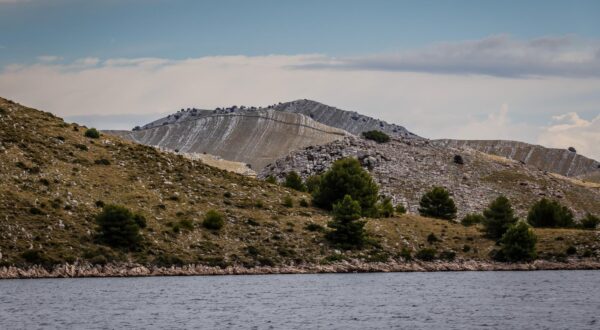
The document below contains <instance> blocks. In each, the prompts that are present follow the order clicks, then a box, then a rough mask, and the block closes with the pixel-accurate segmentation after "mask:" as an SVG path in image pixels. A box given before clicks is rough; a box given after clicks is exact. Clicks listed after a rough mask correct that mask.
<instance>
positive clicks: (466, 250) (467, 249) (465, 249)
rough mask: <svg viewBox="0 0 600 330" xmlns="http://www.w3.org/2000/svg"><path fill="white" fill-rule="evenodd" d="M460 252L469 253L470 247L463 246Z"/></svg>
mask: <svg viewBox="0 0 600 330" xmlns="http://www.w3.org/2000/svg"><path fill="white" fill-rule="evenodd" d="M462 251H463V252H465V253H466V252H469V251H471V246H470V245H468V244H465V245H463V248H462Z"/></svg>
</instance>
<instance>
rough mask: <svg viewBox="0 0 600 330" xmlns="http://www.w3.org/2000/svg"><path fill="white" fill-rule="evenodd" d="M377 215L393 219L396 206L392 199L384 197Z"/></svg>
mask: <svg viewBox="0 0 600 330" xmlns="http://www.w3.org/2000/svg"><path fill="white" fill-rule="evenodd" d="M377 213H378V215H379V216H380V217H383V218H391V217H393V216H394V205H392V198H390V197H384V198H383V200H382V201H381V202H380V203H379V204H378V205H377Z"/></svg>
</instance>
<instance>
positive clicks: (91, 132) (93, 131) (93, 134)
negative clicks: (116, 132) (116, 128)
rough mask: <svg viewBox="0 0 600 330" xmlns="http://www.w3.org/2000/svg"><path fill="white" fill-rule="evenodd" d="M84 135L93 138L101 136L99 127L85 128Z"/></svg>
mask: <svg viewBox="0 0 600 330" xmlns="http://www.w3.org/2000/svg"><path fill="white" fill-rule="evenodd" d="M83 135H84V136H85V137H88V138H91V139H97V138H99V137H100V132H98V130H97V129H95V128H93V127H92V128H88V129H87V130H85V133H83Z"/></svg>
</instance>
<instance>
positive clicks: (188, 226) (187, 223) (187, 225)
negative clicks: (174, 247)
mask: <svg viewBox="0 0 600 330" xmlns="http://www.w3.org/2000/svg"><path fill="white" fill-rule="evenodd" d="M179 226H180V227H181V228H182V229H185V230H190V231H191V230H194V222H193V221H192V220H190V219H182V220H179Z"/></svg>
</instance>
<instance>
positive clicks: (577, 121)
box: [538, 112, 600, 159]
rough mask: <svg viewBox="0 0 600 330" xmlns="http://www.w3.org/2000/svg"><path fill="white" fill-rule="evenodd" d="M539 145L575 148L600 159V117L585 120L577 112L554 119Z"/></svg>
mask: <svg viewBox="0 0 600 330" xmlns="http://www.w3.org/2000/svg"><path fill="white" fill-rule="evenodd" d="M538 141H539V143H541V144H543V145H547V146H550V147H555V148H568V147H574V148H575V149H577V151H578V152H579V153H581V154H584V155H587V156H590V157H592V158H594V159H600V148H599V147H598V143H600V115H598V116H597V117H595V118H593V119H591V120H585V119H582V118H580V117H579V115H578V114H577V113H575V112H569V113H566V114H563V115H558V116H554V117H553V124H552V125H550V126H548V127H545V128H544V130H543V131H542V132H541V134H540V136H539V138H538Z"/></svg>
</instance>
